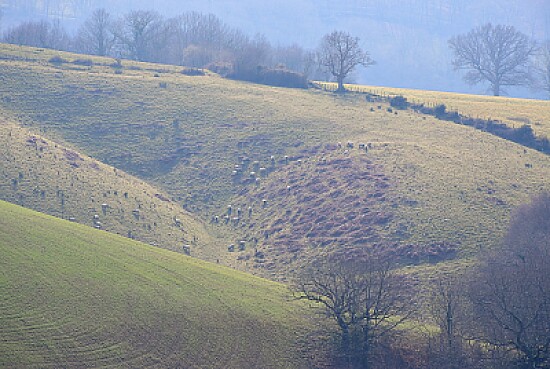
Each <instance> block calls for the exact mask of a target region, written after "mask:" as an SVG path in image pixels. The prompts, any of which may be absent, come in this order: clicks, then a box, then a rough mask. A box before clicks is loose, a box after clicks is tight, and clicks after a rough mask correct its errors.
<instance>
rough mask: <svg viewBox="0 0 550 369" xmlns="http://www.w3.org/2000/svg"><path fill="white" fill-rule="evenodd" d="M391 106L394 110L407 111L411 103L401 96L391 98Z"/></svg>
mask: <svg viewBox="0 0 550 369" xmlns="http://www.w3.org/2000/svg"><path fill="white" fill-rule="evenodd" d="M390 105H391V106H392V107H393V108H396V109H399V110H405V109H407V108H408V107H409V103H408V102H407V99H406V98H405V97H404V96H401V95H397V96H394V97H392V98H390Z"/></svg>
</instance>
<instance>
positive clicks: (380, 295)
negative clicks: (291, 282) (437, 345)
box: [295, 257, 411, 369]
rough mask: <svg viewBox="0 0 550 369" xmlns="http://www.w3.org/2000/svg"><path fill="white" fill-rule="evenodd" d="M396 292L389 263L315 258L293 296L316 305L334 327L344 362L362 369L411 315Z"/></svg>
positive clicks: (392, 271) (395, 283)
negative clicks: (334, 324)
mask: <svg viewBox="0 0 550 369" xmlns="http://www.w3.org/2000/svg"><path fill="white" fill-rule="evenodd" d="M399 291H400V286H399V279H398V277H397V275H396V273H395V272H394V270H393V269H391V265H390V263H388V262H385V261H382V260H381V259H378V258H376V257H368V258H365V259H363V260H362V261H358V260H355V261H343V260H340V259H333V260H329V261H320V260H316V261H314V262H313V263H312V264H311V265H310V266H309V267H307V268H304V270H303V272H302V273H301V275H300V276H299V277H298V278H297V280H296V284H295V293H296V296H298V298H301V299H307V300H309V301H314V302H316V303H317V304H318V305H319V306H321V307H322V309H323V311H324V313H325V314H326V316H328V317H330V318H331V319H332V320H333V321H334V322H335V323H336V324H337V326H338V328H339V332H340V344H341V352H342V353H343V354H344V356H345V357H346V358H347V361H348V363H349V364H354V365H355V366H357V367H360V368H365V369H368V368H370V367H371V363H372V355H373V352H374V350H375V349H376V348H377V345H378V344H379V343H380V340H381V339H382V338H384V337H385V336H386V335H388V334H389V333H390V332H392V331H393V330H394V329H395V328H397V327H398V326H400V325H401V324H402V323H403V322H404V321H405V320H406V319H408V317H409V316H410V314H411V309H410V305H407V304H406V303H405V301H404V300H403V299H402V298H401V296H400V293H399Z"/></svg>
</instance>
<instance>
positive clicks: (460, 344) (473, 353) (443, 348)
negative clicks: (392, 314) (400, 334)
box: [426, 275, 480, 369]
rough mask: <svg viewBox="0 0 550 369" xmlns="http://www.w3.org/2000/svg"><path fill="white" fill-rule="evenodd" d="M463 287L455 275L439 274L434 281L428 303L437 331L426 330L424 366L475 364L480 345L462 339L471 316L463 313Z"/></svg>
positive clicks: (459, 367) (452, 367) (462, 368)
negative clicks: (426, 349)
mask: <svg viewBox="0 0 550 369" xmlns="http://www.w3.org/2000/svg"><path fill="white" fill-rule="evenodd" d="M463 290H464V286H463V285H462V284H461V283H459V280H458V278H457V277H455V276H451V275H446V276H442V277H441V278H440V279H439V280H437V281H436V283H435V285H434V286H433V288H432V291H431V293H430V295H429V297H430V299H429V302H428V303H427V306H428V311H429V312H430V315H431V318H432V319H433V320H434V322H435V323H436V325H437V326H438V327H439V331H438V332H436V333H434V332H428V354H427V360H428V363H427V365H426V367H427V368H446V369H465V368H474V367H476V360H479V356H480V355H479V350H476V349H479V346H478V345H472V344H470V343H469V342H467V340H465V339H464V336H463V334H464V330H465V327H466V326H467V325H468V324H469V322H470V319H469V318H468V317H467V315H466V311H467V310H468V309H467V305H468V304H467V298H466V294H465V293H464V292H463Z"/></svg>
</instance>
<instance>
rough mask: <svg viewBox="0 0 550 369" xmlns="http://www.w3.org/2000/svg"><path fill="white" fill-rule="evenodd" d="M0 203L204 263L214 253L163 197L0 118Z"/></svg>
mask: <svg viewBox="0 0 550 369" xmlns="http://www.w3.org/2000/svg"><path fill="white" fill-rule="evenodd" d="M0 199H1V200H6V201H9V202H12V203H16V204H19V205H21V206H25V207H28V208H31V209H34V210H37V211H40V212H43V213H47V214H50V215H54V216H57V217H60V218H64V219H68V220H71V221H73V222H78V223H82V224H86V225H88V226H91V227H96V228H99V229H103V230H107V231H110V232H113V233H117V234H120V235H123V236H125V237H129V238H133V239H137V240H140V241H143V242H146V243H149V244H152V245H155V246H159V247H163V248H167V249H172V250H175V251H179V252H183V251H184V246H185V251H188V252H190V253H191V254H192V255H194V256H200V257H202V258H205V259H213V258H214V257H215V255H216V253H217V251H219V250H215V247H216V241H215V240H214V239H212V238H211V237H210V235H209V233H208V232H207V230H206V229H205V227H204V226H203V224H202V223H201V222H200V221H199V220H197V219H195V218H194V217H193V216H192V215H191V214H190V213H188V212H186V211H184V210H183V209H182V207H181V205H179V204H177V203H175V202H173V201H171V199H170V198H169V195H167V194H166V193H165V192H164V191H161V190H158V189H156V188H154V187H152V186H150V185H148V184H146V183H144V182H143V181H142V180H139V179H137V178H135V177H132V176H130V175H128V174H126V173H124V172H123V171H121V170H118V169H115V168H113V167H110V166H108V165H105V164H103V163H100V162H98V161H97V160H94V159H92V158H90V157H87V156H86V155H83V154H81V153H79V152H78V151H76V150H74V149H70V148H68V147H66V146H63V145H59V144H57V143H55V142H53V141H51V140H48V139H46V138H44V137H42V136H40V135H36V134H34V133H32V132H31V131H29V130H28V129H26V128H22V127H20V126H18V125H17V124H14V123H12V122H10V121H9V120H7V119H4V118H1V117H0Z"/></svg>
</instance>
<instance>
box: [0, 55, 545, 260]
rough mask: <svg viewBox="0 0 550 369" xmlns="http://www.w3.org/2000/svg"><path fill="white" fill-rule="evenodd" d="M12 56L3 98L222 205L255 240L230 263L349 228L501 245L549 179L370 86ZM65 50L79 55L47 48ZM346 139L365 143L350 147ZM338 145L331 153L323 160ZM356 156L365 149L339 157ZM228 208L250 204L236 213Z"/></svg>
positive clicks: (221, 226)
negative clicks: (246, 79)
mask: <svg viewBox="0 0 550 369" xmlns="http://www.w3.org/2000/svg"><path fill="white" fill-rule="evenodd" d="M0 53H1V54H2V55H3V60H0V67H1V68H2V73H1V74H0V78H1V79H2V80H1V84H0V107H2V108H3V109H4V111H6V112H7V114H9V115H10V117H11V118H12V119H14V120H15V121H17V122H19V123H20V124H24V125H28V126H31V127H33V129H36V130H40V132H42V134H44V135H46V136H48V137H54V138H56V140H62V141H65V142H69V143H70V144H71V145H74V146H75V147H78V148H79V149H80V150H82V151H83V152H85V153H87V154H88V155H91V156H93V157H95V158H98V159H100V160H101V161H103V162H106V163H108V164H110V165H113V166H115V167H118V168H121V169H123V170H125V171H127V172H129V173H131V174H134V175H136V176H138V177H140V178H142V179H144V180H146V181H150V182H151V183H153V184H154V185H156V186H158V187H161V188H162V189H163V190H165V191H166V192H168V193H169V194H170V195H171V197H173V198H174V199H175V201H176V202H178V203H180V204H184V205H185V206H186V207H188V208H189V209H190V210H192V211H194V212H195V213H196V214H200V215H201V216H203V217H204V218H206V219H207V220H208V221H210V220H211V219H212V218H213V217H215V216H218V217H219V220H220V222H219V223H216V224H215V225H213V227H215V228H214V229H215V230H219V233H220V234H222V235H224V237H226V238H228V239H229V240H230V241H229V242H231V243H234V244H235V245H236V246H237V245H238V244H239V241H241V240H245V241H246V250H244V251H242V252H234V253H230V252H228V250H227V246H229V245H222V247H221V250H222V251H220V254H219V255H218V257H219V259H220V261H221V262H224V263H230V264H231V265H234V266H237V267H243V268H246V269H248V270H250V268H252V267H253V266H254V264H255V261H254V260H255V259H257V258H256V256H257V255H256V252H257V251H259V252H263V254H264V255H263V256H264V258H261V259H262V260H261V263H262V264H264V265H271V267H272V268H273V269H274V270H276V269H278V267H279V263H280V262H281V261H285V262H287V261H288V262H289V263H293V262H294V261H297V260H301V255H302V254H301V253H300V250H301V249H302V248H301V247H296V246H297V245H298V246H300V245H304V246H305V247H308V248H323V249H331V248H337V247H340V245H345V244H346V243H347V242H348V241H353V242H355V243H354V245H355V246H354V247H357V248H365V247H370V246H372V245H373V244H377V243H378V241H379V240H384V241H385V240H390V241H391V244H394V243H395V244H396V246H399V247H401V246H404V245H405V246H406V245H408V244H413V245H419V246H420V248H424V246H425V245H433V244H439V243H442V242H448V243H450V244H452V245H454V247H456V248H457V251H458V252H457V255H458V257H469V256H472V255H474V254H475V253H476V252H477V251H478V250H479V249H480V248H485V247H492V246H495V245H496V244H497V243H498V240H499V238H500V236H501V235H502V233H503V230H504V228H505V226H506V224H507V222H508V217H509V214H510V210H511V209H512V208H513V207H514V206H516V205H518V204H520V203H523V202H526V201H527V200H528V199H529V197H530V196H532V195H533V194H535V193H538V192H539V191H542V190H549V189H550V159H549V157H548V156H546V155H544V154H541V153H539V152H536V151H534V150H530V149H525V148H524V147H522V146H520V145H517V144H514V143H511V142H509V141H505V140H503V139H500V138H498V137H496V136H492V135H489V134H487V133H484V132H481V131H477V130H475V129H473V128H470V127H466V126H459V125H456V124H452V123H449V122H442V121H439V120H437V119H435V118H433V117H430V116H424V115H421V114H417V113H415V112H413V111H399V112H397V113H396V112H393V111H389V110H388V109H387V108H388V105H387V104H384V103H370V102H367V101H365V99H364V97H363V96H359V95H353V94H350V95H344V96H342V95H334V94H330V93H325V92H321V91H312V90H309V91H305V90H293V89H283V88H273V87H268V86H262V85H254V84H250V83H242V82H236V81H229V80H225V79H222V78H220V77H218V76H196V77H189V76H186V75H183V74H181V73H179V72H180V70H179V69H178V68H177V67H165V66H159V65H157V66H155V65H151V64H139V63H132V62H127V61H123V62H122V64H123V68H122V69H121V70H119V71H118V72H117V70H116V69H114V68H113V67H111V66H108V64H109V63H112V62H113V61H112V60H109V59H93V60H94V63H95V64H94V65H93V66H91V67H84V66H80V65H76V64H74V63H73V62H74V61H75V60H77V59H78V58H82V56H78V55H72V54H63V53H56V52H52V51H43V50H37V49H29V48H17V47H13V46H4V45H2V46H1V47H0ZM57 54H59V55H61V56H62V57H63V58H65V59H66V60H67V62H66V63H63V64H53V63H51V62H49V61H48V60H49V58H51V56H52V55H57ZM442 96H443V95H442ZM540 104H541V107H544V106H547V105H545V104H547V103H546V102H540ZM448 105H449V106H453V107H454V106H455V105H454V104H450V103H449V104H448ZM521 113H522V111H521V109H520V108H518V111H514V114H515V115H514V116H519V115H518V114H521ZM506 115H508V114H506ZM510 116H512V115H510ZM347 141H352V142H354V143H355V145H354V148H353V149H351V150H349V152H346V150H347V148H346V142H347ZM338 142H342V144H343V145H342V147H340V148H339V147H338V145H337V143H338ZM361 142H362V143H367V144H370V145H369V147H370V149H369V152H368V154H366V153H365V151H364V150H359V149H358V147H359V143H361ZM272 156H273V159H271V157H272ZM285 156H288V160H287V159H285ZM326 157H328V161H327V165H328V166H327V167H323V166H322V165H321V166H318V165H317V164H318V163H323V158H325V159H326ZM348 157H349V158H352V159H353V162H351V163H346V164H345V166H338V165H339V164H338V163H339V162H340V161H341V160H345V159H346V158H348ZM247 158H248V159H249V160H248V161H247V160H245V159H247ZM364 159H365V160H364ZM236 165H238V167H235V166H236ZM332 166H338V170H332V169H331V167H332ZM261 168H264V170H263V171H262V170H261ZM235 170H237V171H238V172H239V171H240V172H239V173H237V176H235V174H234V173H233V172H234V171H235ZM251 172H252V174H251ZM357 173H360V175H356V174H357ZM379 179H383V183H378V180H379ZM378 185H380V186H383V188H377V186H378ZM287 186H290V187H291V191H290V192H289V191H287ZM320 186H324V187H325V188H324V189H323V188H322V187H320ZM380 186H378V187H380ZM336 190H337V191H336ZM328 194H332V195H333V196H328ZM263 200H268V202H267V204H266V205H264V203H263ZM228 205H232V206H233V207H232V209H233V210H237V209H238V207H241V212H242V216H240V217H238V218H240V219H239V220H238V221H236V222H233V219H231V222H228V224H225V221H224V220H223V219H224V218H223V217H224V216H225V215H226V213H227V207H228ZM249 207H251V208H252V215H251V216H250V217H248V213H247V212H248V208H249ZM350 209H351V210H350ZM360 212H363V213H360ZM321 213H322V214H321ZM367 213H368V217H369V218H371V220H372V222H371V223H369V224H371V225H372V227H370V226H366V227H364V228H361V227H359V229H356V228H357V225H356V224H355V222H356V221H355V220H354V219H356V218H357V217H361V216H362V214H367ZM323 216H324V217H323ZM235 217H237V216H236V215H235V213H232V214H231V218H235ZM353 217H355V218H353ZM344 218H345V219H344ZM357 219H358V218H357ZM387 220H390V221H387ZM293 222H295V223H293ZM299 222H307V223H308V224H311V225H312V227H313V226H315V227H317V230H318V231H317V232H311V231H310V230H309V229H306V227H304V226H303V224H301V223H299ZM344 223H345V224H344ZM295 225H298V226H295ZM339 225H343V226H342V227H340V226H339ZM321 228H322V229H321ZM266 231H268V232H269V233H268V234H267V233H266ZM314 231H315V230H314ZM371 231H372V232H371ZM350 232H355V235H356V236H357V237H354V238H353V240H350V239H349V237H348V236H349V234H350ZM361 233H363V234H361ZM374 233H376V234H374ZM374 235H378V238H377V237H371V236H374ZM229 242H228V243H229ZM294 242H296V244H294ZM288 252H292V255H291V256H288ZM270 263H271V264H270Z"/></svg>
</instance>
